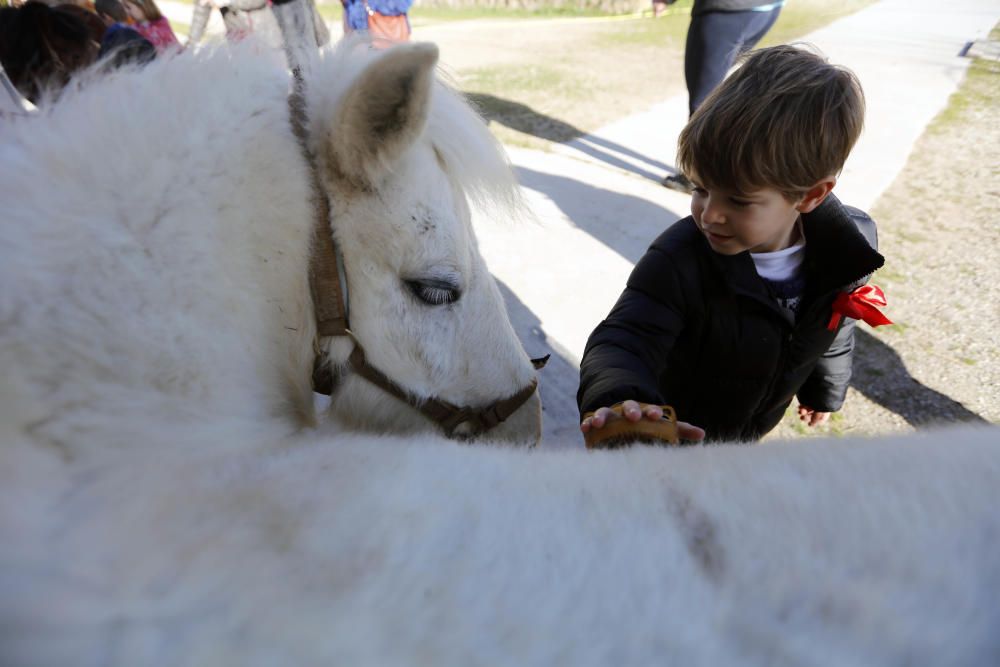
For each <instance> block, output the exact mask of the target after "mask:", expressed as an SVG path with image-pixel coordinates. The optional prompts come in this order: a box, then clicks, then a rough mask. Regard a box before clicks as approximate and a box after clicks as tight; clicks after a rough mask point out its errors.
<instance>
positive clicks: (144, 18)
mask: <svg viewBox="0 0 1000 667" xmlns="http://www.w3.org/2000/svg"><path fill="white" fill-rule="evenodd" d="M122 5H123V6H124V7H125V11H126V12H128V15H129V16H130V17H131V18H132V20H133V21H134V26H133V27H134V28H135V29H136V30H137V31H138V32H139V34H140V35H142V36H143V37H145V38H146V39H148V40H149V41H150V42H152V43H153V46H155V47H156V52H157V53H163V52H164V51H167V50H170V49H179V48H180V46H181V43H180V42H179V41H178V40H177V36H176V35H174V31H173V29H172V28H171V27H170V21H168V20H167V17H166V16H164V15H163V14H161V13H160V8H159V7H157V6H156V2H155V0H122Z"/></svg>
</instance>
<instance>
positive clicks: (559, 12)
mask: <svg viewBox="0 0 1000 667" xmlns="http://www.w3.org/2000/svg"><path fill="white" fill-rule="evenodd" d="M181 1H189V0H181ZM319 13H320V15H322V16H323V18H325V19H327V20H328V21H340V20H341V16H342V15H343V13H344V12H343V7H342V6H341V4H340V3H339V2H334V3H327V4H322V5H319ZM595 16H605V14H602V13H600V12H598V11H596V10H586V11H581V10H578V9H571V8H568V7H549V8H542V9H537V10H534V11H529V10H524V9H507V8H490V7H468V8H452V7H413V8H412V9H410V13H409V17H410V23H411V24H412V25H413V27H415V28H419V27H424V26H429V25H436V24H440V23H454V22H456V21H477V20H487V21H488V20H511V19H517V20H525V21H530V20H533V19H535V20H540V19H552V18H567V17H573V18H583V17H595Z"/></svg>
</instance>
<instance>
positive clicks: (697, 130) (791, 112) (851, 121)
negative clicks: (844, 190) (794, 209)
mask: <svg viewBox="0 0 1000 667" xmlns="http://www.w3.org/2000/svg"><path fill="white" fill-rule="evenodd" d="M864 116H865V98H864V92H863V91H862V90H861V83H860V82H859V81H858V78H857V77H856V76H855V75H854V73H853V72H851V71H850V70H847V69H845V68H843V67H838V66H836V65H831V64H830V63H829V62H827V60H826V59H825V58H824V57H822V56H820V55H818V54H816V53H813V52H810V51H808V50H805V49H803V48H798V47H796V46H774V47H771V48H767V49H761V50H759V51H754V52H752V53H751V54H750V55H749V56H748V57H747V58H746V59H745V60H744V63H743V65H742V66H741V67H740V68H739V69H738V70H736V71H735V72H734V73H733V74H732V75H730V77H729V78H728V79H726V80H725V81H723V82H722V83H721V84H720V85H719V87H718V88H716V89H715V90H714V91H713V92H712V93H711V94H710V95H709V96H708V98H706V99H705V101H704V102H703V103H702V104H701V106H700V107H698V109H697V110H696V111H695V112H694V114H693V115H692V116H691V119H690V120H689V121H688V124H687V125H686V126H685V127H684V130H683V131H682V132H681V135H680V137H679V138H678V141H677V164H678V166H679V167H680V168H681V170H682V171H683V172H684V173H686V174H688V175H689V176H691V175H693V176H695V177H696V179H697V180H698V181H699V183H700V184H704V185H707V186H712V187H718V188H725V189H731V190H734V191H736V192H745V193H749V192H754V191H755V190H760V189H763V188H773V189H775V190H778V191H780V192H781V193H782V194H784V195H785V197H786V198H787V199H789V200H790V201H794V200H795V199H798V198H799V197H801V196H802V194H804V193H805V192H806V191H807V190H808V189H809V188H811V187H812V186H813V185H815V184H816V183H818V182H819V181H821V180H822V179H824V178H827V177H829V176H835V175H837V174H838V173H840V170H841V169H842V168H843V166H844V162H845V161H846V160H847V156H848V155H849V154H850V152H851V149H852V148H853V147H854V143H855V142H856V141H857V139H858V136H859V135H860V134H861V127H862V125H863V123H864Z"/></svg>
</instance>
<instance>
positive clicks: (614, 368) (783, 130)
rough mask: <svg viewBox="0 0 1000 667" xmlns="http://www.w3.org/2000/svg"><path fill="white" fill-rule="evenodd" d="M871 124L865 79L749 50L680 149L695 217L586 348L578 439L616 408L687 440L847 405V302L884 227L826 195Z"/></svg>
mask: <svg viewBox="0 0 1000 667" xmlns="http://www.w3.org/2000/svg"><path fill="white" fill-rule="evenodd" d="M863 119H864V96H863V93H862V91H861V86H860V84H859V83H858V80H857V78H856V77H855V76H854V75H853V74H852V73H851V72H849V71H847V70H844V69H841V68H839V67H835V66H833V65H830V64H829V63H827V62H826V61H825V59H823V58H821V57H819V56H817V55H815V54H813V53H810V52H808V51H805V50H802V49H799V48H795V47H791V46H777V47H773V48H768V49H762V50H760V51H756V52H754V53H753V54H752V55H751V56H750V57H749V58H747V60H746V62H745V63H744V65H743V66H742V67H741V68H740V69H739V70H737V71H736V72H735V73H734V74H732V76H730V78H729V79H727V80H726V81H724V82H723V83H722V84H721V85H720V86H719V87H718V88H717V89H716V90H715V91H714V92H713V93H712V94H711V95H710V96H709V97H708V98H707V99H706V100H705V102H704V103H703V104H702V105H701V107H699V108H698V110H697V111H696V112H695V113H694V115H692V117H691V119H690V121H689V122H688V124H687V126H686V127H685V128H684V130H683V132H682V133H681V136H680V139H679V140H678V164H679V166H680V167H681V169H682V170H683V172H684V173H685V175H687V176H688V178H690V179H691V181H692V182H693V184H694V186H695V187H694V192H693V194H692V199H691V216H690V217H687V218H684V219H683V220H680V221H679V222H677V223H676V224H674V225H672V226H671V227H670V228H668V229H667V230H666V231H665V232H664V233H663V234H661V235H660V236H659V238H657V239H656V240H655V241H653V244H652V246H651V247H650V248H649V250H648V251H647V252H646V254H645V256H643V258H642V259H641V260H640V261H639V263H638V264H637V265H636V267H635V269H634V270H633V272H632V275H631V276H630V277H629V280H628V283H627V286H626V288H625V291H624V292H623V293H622V295H621V297H619V299H618V303H616V304H615V306H614V308H613V309H612V311H611V313H610V314H609V315H608V317H607V319H605V320H604V321H603V322H601V323H600V324H599V325H598V327H597V328H596V329H595V330H594V332H593V333H592V334H591V336H590V339H589V340H588V341H587V347H586V350H585V352H584V356H583V361H582V363H581V367H580V390H579V392H578V393H577V403H578V404H579V407H580V412H581V415H583V421H582V423H581V425H580V430H581V431H583V433H584V434H587V433H589V432H591V431H592V430H594V429H601V428H603V427H605V424H606V423H607V422H608V420H610V419H614V418H615V415H613V414H612V410H611V406H613V405H614V404H618V403H622V402H624V403H623V405H622V406H621V408H620V409H621V412H622V414H623V416H624V417H625V418H626V419H628V420H629V421H632V422H637V421H639V420H640V419H648V420H653V421H656V420H659V419H660V417H661V416H662V411H661V409H660V408H659V405H660V404H664V403H665V404H670V405H672V406H673V407H674V409H675V410H676V412H677V416H678V419H679V420H682V421H680V422H679V423H678V426H679V435H680V437H681V438H682V439H686V440H701V439H702V438H707V439H709V440H736V441H753V440H757V439H759V438H761V437H762V436H763V435H764V434H766V433H767V432H768V431H770V430H771V429H773V428H774V427H775V426H776V425H777V423H778V422H779V421H780V420H781V417H782V415H783V414H784V412H785V409H786V407H787V406H788V405H789V404H790V403H791V400H792V398H793V397H794V396H796V395H797V396H798V399H799V408H798V410H799V416H800V418H801V419H802V420H803V421H805V422H806V423H807V424H809V425H810V426H815V425H816V424H820V423H823V422H824V421H826V419H827V417H828V416H829V414H830V413H831V412H834V411H836V410H839V409H840V407H841V405H842V404H843V401H844V395H845V393H846V392H847V385H848V381H849V380H850V377H851V359H852V352H853V347H854V320H852V319H848V318H846V317H842V316H841V315H842V314H847V315H848V316H850V317H857V316H858V310H851V308H850V304H849V303H848V306H847V307H846V308H845V306H844V305H843V304H844V303H846V302H855V301H864V293H865V292H866V290H870V289H872V288H864V289H863V290H861V291H860V292H859V291H856V290H857V289H858V288H859V287H861V286H862V285H864V284H865V283H866V282H867V280H868V278H869V277H870V276H871V274H872V273H873V272H874V271H875V270H876V269H878V268H879V267H881V266H882V264H883V261H884V260H883V258H882V256H881V255H879V254H878V252H876V251H875V249H874V247H875V246H876V236H875V223H874V222H873V221H872V220H871V218H869V217H868V216H867V215H866V214H864V213H863V212H861V211H859V210H857V209H853V208H848V207H845V206H844V205H842V204H841V203H840V201H838V200H837V198H836V197H834V196H833V195H832V194H831V193H830V191H831V190H832V189H833V186H834V185H835V184H836V182H837V175H838V174H839V173H840V170H841V168H842V167H843V165H844V161H845V160H846V159H847V156H848V154H849V153H850V151H851V148H852V147H853V146H854V142H855V141H856V140H857V138H858V135H859V134H860V132H861V126H862V122H863ZM880 294H881V293H880V292H879V295H880ZM838 295H840V296H839V298H838ZM835 301H836V303H835ZM863 308H864V305H863V304H862V309H863ZM838 313H840V314H838ZM880 316H881V315H880V314H876V316H875V317H876V318H877V317H880ZM867 319H868V318H867V317H866V320H867ZM883 319H884V318H883ZM872 321H874V318H873V320H872ZM884 321H887V320H884ZM591 411H593V412H594V414H592V415H588V414H587V413H589V412H591ZM596 435H597V434H596V433H593V434H591V437H594V436H596Z"/></svg>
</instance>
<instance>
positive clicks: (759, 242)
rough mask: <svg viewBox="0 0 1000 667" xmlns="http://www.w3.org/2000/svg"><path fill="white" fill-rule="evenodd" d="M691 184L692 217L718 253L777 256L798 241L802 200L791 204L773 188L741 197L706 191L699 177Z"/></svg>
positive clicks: (729, 193)
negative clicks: (747, 251) (769, 254)
mask: <svg viewBox="0 0 1000 667" xmlns="http://www.w3.org/2000/svg"><path fill="white" fill-rule="evenodd" d="M691 180H692V182H693V183H694V185H695V188H694V192H693V193H692V194H691V215H692V216H694V221H695V222H696V223H698V228H699V229H700V230H701V233H702V234H704V235H705V238H706V239H708V243H709V245H710V246H712V250H714V251H715V252H717V253H719V254H722V255H737V254H739V253H741V252H743V251H744V250H749V251H750V252H775V251H777V250H784V249H785V248H787V247H789V246H791V245H792V244H793V243H795V242H796V241H798V235H797V233H796V231H795V223H796V222H797V221H798V219H799V213H800V211H801V210H802V207H801V203H802V200H799V201H795V202H790V201H788V200H787V199H785V197H784V195H782V194H781V193H780V192H778V191H777V190H774V189H771V188H765V189H763V190H758V191H756V192H746V193H741V192H735V191H732V190H725V189H717V188H707V187H704V186H702V185H701V184H700V183H699V182H698V179H697V178H696V177H692V179H691Z"/></svg>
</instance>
